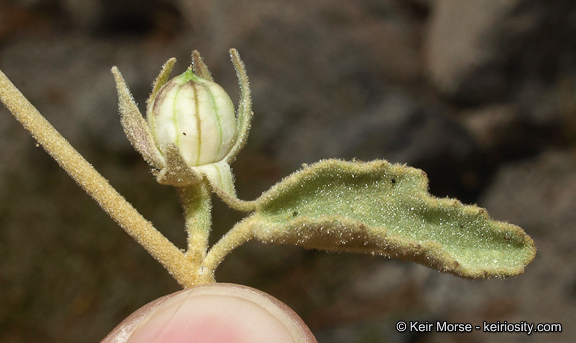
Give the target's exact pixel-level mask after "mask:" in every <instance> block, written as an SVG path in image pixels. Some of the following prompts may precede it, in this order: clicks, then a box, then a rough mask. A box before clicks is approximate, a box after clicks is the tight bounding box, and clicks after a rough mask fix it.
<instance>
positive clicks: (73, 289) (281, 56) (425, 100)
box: [0, 0, 576, 343]
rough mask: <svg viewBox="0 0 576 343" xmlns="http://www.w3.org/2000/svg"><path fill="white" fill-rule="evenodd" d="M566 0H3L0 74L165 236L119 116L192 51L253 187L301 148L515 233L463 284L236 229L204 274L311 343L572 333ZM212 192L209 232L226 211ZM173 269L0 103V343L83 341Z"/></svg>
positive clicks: (165, 218)
mask: <svg viewBox="0 0 576 343" xmlns="http://www.w3.org/2000/svg"><path fill="white" fill-rule="evenodd" d="M575 37H576V3H575V2H574V1H571V0H557V1H554V2H548V1H546V0H524V1H522V0H501V1H474V0H462V1H454V0H405V1H403V0H366V1H352V0H331V1H321V0H312V1H310V0H306V1H304V0H294V1H282V0H269V1H241V0H221V1H201V0H151V1H146V2H144V1H137V0H123V1H115V0H19V1H16V0H13V1H11V0H1V1H0V69H2V71H3V72H4V73H5V74H6V75H7V76H8V77H9V78H10V79H11V80H12V81H13V82H14V83H15V84H16V86H17V87H19V88H20V90H21V91H22V92H23V93H24V94H25V95H26V96H27V97H28V99H29V100H30V101H31V102H32V103H33V104H34V105H35V106H36V107H37V108H38V109H39V110H40V111H41V112H42V113H43V114H44V115H45V116H46V117H47V118H48V120H49V121H50V122H51V123H52V124H53V125H54V126H55V127H56V128H57V129H58V130H59V131H60V132H61V133H62V134H63V135H64V136H65V137H66V138H67V139H68V140H69V141H70V142H71V143H72V145H73V146H75V147H76V148H77V149H78V150H79V151H80V152H81V153H82V154H83V155H84V156H85V157H86V158H87V159H88V160H89V161H90V162H91V163H92V164H93V165H94V166H95V167H96V169H98V170H99V171H100V172H101V173H102V174H103V175H104V176H105V177H106V178H107V179H109V180H110V182H111V184H112V185H113V186H114V187H116V188H117V189H118V190H119V191H120V193H122V194H123V195H124V196H125V197H126V198H127V199H128V200H129V201H130V202H131V203H132V204H133V205H134V206H135V207H136V208H137V209H139V210H140V211H141V213H142V214H143V215H144V216H145V217H146V218H148V219H149V220H151V221H152V222H153V223H154V224H155V225H156V226H157V227H158V228H159V229H160V230H161V231H162V232H163V233H164V234H165V235H166V236H168V237H169V238H170V239H171V240H173V241H174V242H175V243H176V244H177V245H178V246H180V247H184V246H185V235H184V232H183V220H182V218H181V213H180V207H179V204H178V201H177V199H176V195H175V192H174V190H173V189H171V188H169V187H164V186H160V185H158V184H156V182H155V180H154V178H153V177H152V176H151V175H150V173H149V170H148V166H147V165H146V163H145V162H144V161H143V160H142V159H141V157H140V156H139V155H138V154H137V153H136V152H134V150H133V149H132V148H131V146H130V145H129V143H128V141H127V139H126V138H125V136H124V134H123V132H122V128H121V126H120V123H119V116H118V110H117V100H116V93H115V88H114V82H113V79H112V76H111V74H110V68H111V67H112V66H113V65H116V66H118V67H119V69H120V70H121V72H122V73H123V74H124V77H125V78H126V80H127V82H128V84H129V86H130V88H131V90H132V91H133V94H134V97H135V98H136V100H137V101H138V102H139V104H140V105H141V108H143V104H144V103H145V99H146V98H147V96H148V94H149V92H150V91H151V83H152V81H153V80H154V78H155V77H156V75H157V73H158V72H159V70H160V67H161V65H162V64H163V63H164V62H165V61H166V60H167V59H168V58H170V57H173V56H175V57H177V58H178V61H179V62H178V64H177V66H176V69H175V74H179V73H180V72H182V71H183V70H184V69H185V68H186V67H187V66H188V64H189V63H190V57H189V56H190V52H191V51H192V50H193V49H197V50H199V51H200V52H201V53H202V55H203V57H204V60H205V62H206V63H207V65H208V66H209V67H210V69H211V71H212V73H213V76H214V78H215V80H216V81H217V82H219V83H220V84H221V85H222V86H223V87H224V88H225V89H227V90H228V91H229V93H230V95H231V96H232V98H233V100H236V99H237V98H238V92H239V91H238V86H237V80H236V76H235V73H234V70H233V68H232V64H231V63H230V61H229V56H228V49H229V48H231V47H235V48H237V49H238V51H239V52H240V54H241V56H242V58H243V60H244V62H245V64H246V67H247V70H248V75H249V77H250V81H251V86H252V92H253V103H254V112H255V119H254V123H253V126H252V132H251V136H250V139H249V143H248V145H247V147H246V148H245V149H244V150H243V152H242V153H241V154H240V155H239V157H238V159H237V161H236V162H235V163H234V164H233V165H232V167H233V168H234V172H235V173H236V178H237V188H238V192H239V194H240V197H241V198H244V199H254V198H256V197H257V196H258V195H259V194H260V193H261V192H262V191H264V190H266V189H268V188H269V187H270V186H271V185H273V184H274V183H275V182H277V181H278V180H280V179H281V178H282V177H283V176H286V175H288V174H289V173H291V172H293V171H295V170H297V169H298V168H299V167H300V165H301V164H302V163H311V162H314V161H317V160H319V159H323V158H330V157H339V158H346V159H351V158H354V157H356V158H358V159H361V160H371V159H376V158H379V159H387V160H390V161H392V162H399V163H408V164H410V165H412V166H415V167H418V168H421V169H424V170H425V171H426V172H427V174H428V176H429V178H430V191H431V193H433V194H434V195H436V196H440V197H444V196H449V197H457V198H459V199H461V200H462V201H463V202H465V203H477V204H479V205H480V206H483V207H486V208H487V209H488V212H489V213H490V215H491V216H493V217H494V218H496V219H498V220H505V221H509V222H512V223H514V224H517V225H519V226H521V227H523V228H524V230H525V231H526V232H527V233H528V234H530V235H531V236H532V238H533V239H534V241H535V242H536V245H537V247H538V249H539V250H538V255H537V257H536V259H535V260H534V262H533V263H532V264H530V265H529V266H528V267H527V269H526V271H525V274H523V275H521V276H518V277H515V278H512V279H508V280H480V281H478V280H477V281H470V280H463V279H459V278H456V277H454V276H451V275H446V274H441V273H439V272H437V271H434V270H431V269H427V268H425V267H422V266H419V265H415V264H411V263H403V262H398V261H394V260H388V259H385V258H374V257H369V256H357V255H351V254H328V253H324V252H318V251H305V250H303V249H300V248H296V247H289V246H271V245H270V246H269V245H263V244H259V243H250V244H247V245H245V246H243V247H242V248H240V249H238V250H236V251H234V252H233V253H232V254H231V255H230V256H228V258H227V259H226V260H225V261H224V263H223V264H222V266H221V267H220V269H219V270H218V272H217V279H218V280H219V281H222V282H234V283H240V284H245V285H249V286H252V287H256V288H259V289H262V290H264V291H266V292H269V293H270V294H272V295H274V296H275V297H277V298H279V299H280V300H282V301H284V302H286V303H287V304H288V305H290V306H291V307H293V308H294V310H295V311H296V312H297V313H299V314H300V315H301V316H302V318H303V319H304V321H305V322H306V323H308V325H309V326H310V327H311V329H312V330H313V332H314V333H315V334H316V335H317V337H318V340H319V342H321V343H327V342H335V343H340V342H460V341H463V340H465V341H467V342H571V341H572V340H573V337H574V335H575V334H576V332H575V329H574V327H573V324H574V323H575V322H576V311H574V306H575V305H576V269H575V268H574V266H575V264H576V263H575V262H576V256H575V254H574V247H575V246H576V231H575V230H576V224H575V223H576V205H575V204H576V39H575ZM241 217H242V216H241V214H240V213H236V212H233V211H230V210H228V209H227V208H226V207H225V206H224V205H222V204H221V203H219V202H218V201H215V213H214V229H213V235H212V238H213V240H215V239H217V238H219V237H220V236H221V235H222V234H223V233H224V232H226V231H227V230H228V229H229V228H230V227H231V225H232V224H233V223H234V222H235V221H237V220H239V219H240V218H241ZM178 289H179V286H178V284H177V283H176V282H175V281H174V280H173V279H172V278H171V277H170V276H169V275H168V273H167V272H165V271H164V270H163V269H162V267H161V266H160V265H159V264H158V263H156V262H155V261H154V260H153V259H152V258H151V257H150V256H149V255H148V254H147V253H146V252H145V251H144V250H143V249H142V248H141V247H140V246H139V245H138V244H137V243H136V242H135V241H133V240H132V239H131V238H130V237H129V236H128V235H127V234H125V233H124V232H123V231H122V230H121V229H120V228H119V227H118V226H117V225H116V224H115V223H114V222H113V221H112V220H111V219H110V218H108V217H107V216H106V214H105V213H104V212H103V211H102V210H101V209H100V208H99V207H98V206H97V205H96V204H95V202H94V201H92V200H91V199H90V198H89V197H88V196H87V195H85V194H84V193H83V191H82V190H81V189H80V188H79V187H78V186H77V185H76V184H75V183H74V182H73V181H72V179H70V178H69V177H68V176H67V175H66V174H65V173H64V172H63V171H62V170H61V169H59V167H58V166H57V164H56V163H55V162H54V161H53V160H52V159H51V158H50V157H49V156H48V155H47V154H46V153H45V152H44V151H43V150H42V149H41V148H38V147H36V146H35V142H34V140H33V139H32V138H31V137H30V135H29V134H28V133H27V132H26V131H25V130H24V129H23V128H22V127H21V126H20V124H19V123H17V122H16V120H15V119H14V118H13V117H12V116H10V114H9V113H8V111H7V110H6V109H5V108H4V107H1V108H0V343H8V342H10V343H20V342H32V341H33V342H98V341H100V340H101V339H102V338H103V337H104V336H105V335H106V334H107V333H108V332H109V331H111V330H112V329H113V328H114V326H115V325H116V324H118V323H119V322H120V321H121V320H122V319H123V318H125V317H126V316H127V315H128V314H130V313H131V312H132V311H134V310H136V309H137V308H139V307H140V306H142V305H144V304H145V303H147V302H149V301H151V300H154V299H156V298H157V297H160V296H162V295H165V294H168V293H171V292H174V291H176V290H178ZM398 320H405V321H410V320H419V321H426V320H428V321H436V320H446V321H450V322H469V323H472V324H474V325H481V324H482V322H483V321H489V322H496V321H501V322H503V321H508V322H520V321H527V322H530V323H548V322H552V323H562V324H563V330H564V332H563V333H547V334H532V335H531V336H526V334H524V333H517V334H486V333H482V332H474V333H472V334H466V335H457V334H437V333H432V334H420V335H418V334H408V333H403V334H401V333H398V332H396V330H395V323H396V322H397V321H398Z"/></svg>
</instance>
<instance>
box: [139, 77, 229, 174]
mask: <svg viewBox="0 0 576 343" xmlns="http://www.w3.org/2000/svg"><path fill="white" fill-rule="evenodd" d="M147 117H148V124H149V126H150V130H151V132H152V135H153V137H154V140H155V142H156V145H157V147H158V149H159V150H160V152H161V153H162V155H164V156H166V150H167V148H168V146H170V145H171V144H174V145H175V146H176V147H177V148H178V151H179V152H180V155H181V156H182V158H183V159H184V161H185V162H186V164H187V165H188V166H190V167H195V166H202V165H206V164H211V163H215V162H219V161H221V160H222V159H223V158H224V157H225V156H226V155H227V154H228V153H229V152H230V150H231V149H232V147H233V145H234V143H235V140H236V117H235V114H234V105H233V104H232V100H231V99H230V97H229V96H228V94H227V93H226V91H224V89H222V87H220V86H219V85H218V84H216V83H215V82H212V81H209V80H205V79H203V78H201V77H199V76H197V75H196V74H194V73H193V72H192V69H188V70H187V71H185V72H184V73H183V74H181V75H179V76H177V77H175V78H174V79H172V80H171V81H169V82H167V83H166V84H165V85H163V86H162V88H161V89H160V91H159V92H158V94H157V95H156V96H155V97H154V99H152V101H151V103H150V104H149V106H148V113H147Z"/></svg>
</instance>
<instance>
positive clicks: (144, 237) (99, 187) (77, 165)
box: [0, 71, 198, 287]
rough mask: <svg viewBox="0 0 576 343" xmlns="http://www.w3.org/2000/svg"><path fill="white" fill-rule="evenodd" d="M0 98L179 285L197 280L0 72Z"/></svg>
mask: <svg viewBox="0 0 576 343" xmlns="http://www.w3.org/2000/svg"><path fill="white" fill-rule="evenodd" d="M0 101H2V102H3V103H4V105H5V106H6V107H7V108H8V110H9V111H10V112H12V115H14V117H15V118H16V119H17V120H18V121H19V122H20V123H21V124H22V125H23V126H24V128H26V130H28V131H30V133H31V134H32V136H33V137H34V138H35V139H36V141H38V143H39V144H40V145H42V147H43V148H44V149H45V150H46V151H47V152H48V153H49V154H50V155H51V156H52V157H53V158H54V159H55V160H56V162H58V164H59V165H60V166H61V167H62V169H64V170H65V171H66V172H67V173H68V174H69V175H70V176H71V177H72V178H73V179H74V180H75V181H76V182H77V183H78V184H79V185H80V187H82V189H84V191H85V192H86V193H88V194H89V195H90V196H91V197H92V198H93V199H94V200H96V202H97V203H98V204H99V205H100V207H102V209H103V210H104V211H105V212H106V213H107V214H108V215H110V217H112V219H114V221H116V222H117V223H118V224H119V225H120V226H121V227H122V228H123V229H124V230H125V231H126V232H127V233H128V234H129V235H130V236H132V237H133V238H134V239H135V240H136V241H137V242H138V243H140V244H141V245H142V246H143V247H144V248H145V249H146V250H147V251H148V252H149V253H150V254H151V255H152V256H153V257H154V258H155V259H156V260H158V262H160V264H162V265H163V266H164V268H166V269H167V270H168V272H169V273H170V274H171V275H172V276H173V277H174V278H175V279H176V280H177V281H178V282H179V283H180V284H181V285H182V286H183V287H191V286H193V285H195V284H197V283H198V280H197V279H196V278H195V275H194V274H193V273H190V270H193V268H194V266H193V265H192V263H191V261H190V260H188V259H187V258H186V257H185V256H184V254H183V253H182V252H181V251H180V250H179V249H178V248H177V247H176V246H174V245H173V244H172V243H171V242H170V241H169V240H168V239H167V238H166V237H164V236H163V235H162V234H161V233H160V232H159V231H158V230H156V229H155V228H154V226H152V224H151V223H150V222H149V221H147V220H146V219H145V218H144V217H142V215H141V214H140V213H138V211H137V210H136V209H135V208H134V207H132V205H131V204H130V203H128V201H126V199H124V197H122V196H121V195H120V194H119V193H118V192H117V191H116V190H115V189H114V188H113V187H112V186H111V185H110V184H109V183H108V181H107V180H106V179H105V178H104V177H102V175H100V174H99V173H98V172H97V171H96V169H94V167H92V165H90V163H88V161H86V160H85V159H84V157H82V155H80V153H79V152H78V151H76V150H75V149H74V148H73V147H72V146H71V145H70V143H68V141H66V139H65V138H64V137H62V135H60V133H58V131H57V130H56V129H55V128H54V127H53V126H52V125H51V124H50V123H49V122H48V121H47V120H46V119H45V118H44V117H43V116H42V115H41V114H40V112H38V110H37V109H36V108H35V107H34V106H33V105H32V104H31V103H30V102H29V101H28V100H27V99H26V98H25V97H24V95H22V93H21V92H20V91H19V90H18V89H17V88H16V87H15V86H14V85H13V84H12V82H10V80H9V79H8V78H7V77H6V75H4V73H2V72H1V71H0Z"/></svg>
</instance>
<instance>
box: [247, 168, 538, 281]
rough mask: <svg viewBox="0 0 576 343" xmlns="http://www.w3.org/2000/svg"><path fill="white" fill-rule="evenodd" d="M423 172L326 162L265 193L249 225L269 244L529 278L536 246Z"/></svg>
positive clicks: (459, 271) (455, 271)
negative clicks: (435, 188) (449, 194)
mask: <svg viewBox="0 0 576 343" xmlns="http://www.w3.org/2000/svg"><path fill="white" fill-rule="evenodd" d="M427 188H428V180H427V178H426V175H425V173H424V172H423V171H421V170H419V169H415V168H410V167H406V166H404V165H397V164H390V163H388V162H386V161H382V160H379V161H373V162H368V163H356V162H344V161H340V160H326V161H322V162H319V163H317V164H314V165H312V166H309V167H305V168H304V169H303V170H301V171H298V172H296V173H294V174H292V175H291V176H289V177H287V178H286V179H284V180H283V181H281V182H280V183H278V184H277V185H276V186H274V187H273V188H271V189H270V190H269V191H267V192H265V193H264V194H263V195H262V196H261V197H260V198H259V199H258V200H257V208H256V211H255V212H254V213H253V214H252V215H251V216H250V217H248V218H246V219H245V220H244V222H243V223H241V225H246V226H248V227H249V228H250V231H251V234H252V236H253V237H254V238H256V239H258V240H260V241H263V242H266V243H280V244H296V245H300V246H303V247H305V248H311V249H321V250H327V251H348V252H356V253H368V254H372V255H383V256H388V257H395V258H400V259H403V260H410V261H414V262H417V263H421V264H423V265H426V266H429V267H432V268H435V269H438V270H440V271H443V272H448V273H452V274H455V275H458V276H462V277H468V278H485V277H495V276H496V277H506V276H511V275H517V274H521V273H522V272H523V271H524V267H525V266H526V265H527V264H528V263H530V261H532V259H533V258H534V256H535V254H536V247H535V245H534V242H533V241H532V239H531V238H530V237H529V236H528V235H527V234H526V233H525V232H524V231H523V230H522V229H521V228H519V227H517V226H515V225H512V224H508V223H505V222H499V221H494V220H492V219H491V218H490V217H489V216H488V214H487V213H486V211H485V210H484V209H482V208H479V207H477V206H470V205H463V204H462V203H460V202H459V201H457V200H453V199H441V198H435V197H433V196H431V195H430V194H429V193H428V189H427Z"/></svg>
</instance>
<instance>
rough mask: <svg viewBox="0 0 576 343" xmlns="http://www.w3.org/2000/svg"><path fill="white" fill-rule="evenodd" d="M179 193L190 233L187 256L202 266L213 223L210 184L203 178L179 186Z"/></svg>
mask: <svg viewBox="0 0 576 343" xmlns="http://www.w3.org/2000/svg"><path fill="white" fill-rule="evenodd" d="M178 195H179V197H180V202H181V203H182V207H183V209H184V218H185V220H186V232H187V234H188V250H187V251H186V257H187V258H188V260H190V261H191V262H192V263H193V264H194V265H196V266H200V265H202V261H203V260H204V258H205V257H206V251H207V250H208V238H209V235H210V227H211V224H212V217H211V212H212V203H211V201H210V186H209V185H208V182H207V181H205V180H203V181H202V182H198V183H195V184H192V185H190V186H185V187H178Z"/></svg>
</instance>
